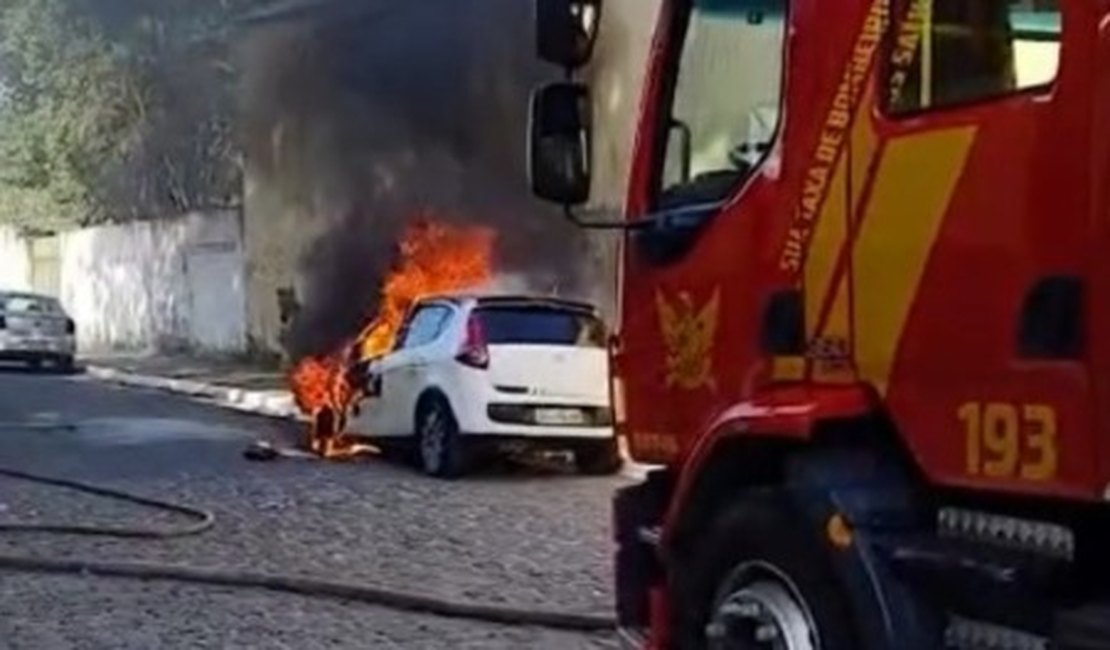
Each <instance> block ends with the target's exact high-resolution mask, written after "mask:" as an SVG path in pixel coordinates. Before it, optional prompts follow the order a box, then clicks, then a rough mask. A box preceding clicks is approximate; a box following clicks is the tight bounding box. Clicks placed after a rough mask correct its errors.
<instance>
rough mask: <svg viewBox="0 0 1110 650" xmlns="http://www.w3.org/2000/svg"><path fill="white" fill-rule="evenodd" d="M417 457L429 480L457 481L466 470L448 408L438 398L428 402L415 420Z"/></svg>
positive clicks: (452, 415)
mask: <svg viewBox="0 0 1110 650" xmlns="http://www.w3.org/2000/svg"><path fill="white" fill-rule="evenodd" d="M416 438H417V456H418V458H419V460H420V467H421V469H423V470H424V473H425V474H427V475H428V476H434V477H436V478H457V477H459V476H462V474H463V473H464V472H465V470H466V453H465V449H464V445H463V441H462V439H461V436H460V435H459V425H458V422H457V421H456V420H455V416H454V414H452V413H451V407H450V406H448V404H447V402H446V401H445V400H444V399H443V398H441V397H432V398H427V399H425V400H424V401H423V403H422V404H421V406H420V408H419V410H418V412H417V416H416Z"/></svg>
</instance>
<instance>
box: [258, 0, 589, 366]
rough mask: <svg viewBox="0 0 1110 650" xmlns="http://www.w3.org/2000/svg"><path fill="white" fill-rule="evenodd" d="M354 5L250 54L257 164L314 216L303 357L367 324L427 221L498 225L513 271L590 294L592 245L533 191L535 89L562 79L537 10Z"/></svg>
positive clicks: (270, 26)
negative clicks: (404, 240) (540, 58)
mask: <svg viewBox="0 0 1110 650" xmlns="http://www.w3.org/2000/svg"><path fill="white" fill-rule="evenodd" d="M342 5H343V7H344V9H343V10H342V11H329V10H328V9H326V8H324V9H320V10H317V11H313V12H309V13H308V14H306V15H302V16H298V17H296V18H295V19H283V20H279V21H274V22H269V23H266V24H262V25H255V26H252V27H250V28H249V31H250V33H249V34H248V38H247V45H246V47H245V48H244V62H243V65H244V68H245V79H246V81H245V84H244V89H243V109H244V110H243V113H244V115H245V116H246V118H247V123H246V135H247V138H246V142H247V155H248V164H249V165H251V166H252V168H253V169H254V170H255V172H256V173H257V174H258V175H259V176H260V177H261V178H263V179H264V180H265V186H266V188H268V189H267V191H276V192H280V193H281V202H282V204H283V205H284V206H285V207H286V209H290V210H295V211H296V212H297V213H298V214H299V215H300V216H301V218H303V219H304V222H305V228H304V237H305V240H304V242H303V247H304V250H305V251H306V252H305V254H304V256H303V258H302V259H301V263H300V268H299V273H300V279H301V282H300V286H299V288H300V291H299V295H298V299H299V300H300V303H301V304H300V310H299V312H298V313H297V315H296V317H295V318H294V319H293V322H292V323H291V326H290V329H289V331H288V337H287V343H286V346H287V348H288V350H287V351H288V353H289V354H290V356H292V357H293V358H299V357H302V356H304V355H308V354H317V353H321V352H326V351H330V350H332V349H334V348H335V347H336V345H338V344H339V343H340V342H342V341H343V340H344V339H345V338H346V337H348V336H350V335H351V334H352V333H353V332H355V331H357V329H358V326H359V324H360V323H362V322H363V320H364V319H365V318H366V316H367V315H368V314H371V313H373V311H374V309H375V307H376V302H377V297H378V296H377V291H378V285H379V282H380V280H381V277H382V275H383V274H384V272H385V271H386V270H387V269H388V268H389V266H390V264H391V263H392V262H393V260H394V253H395V251H394V245H395V243H396V242H397V240H398V238H399V237H400V235H401V234H402V232H403V231H404V229H405V227H406V226H407V225H408V224H409V222H410V220H411V219H412V218H413V217H414V216H418V215H421V214H432V215H435V217H436V218H438V219H444V220H448V221H455V222H465V223H473V224H483V225H489V226H493V227H494V228H496V230H497V231H498V233H499V240H498V249H497V255H498V268H499V270H502V271H506V272H522V273H525V274H527V275H529V276H530V277H535V278H541V279H542V280H541V283H545V284H557V285H559V286H560V287H561V288H562V289H563V290H564V291H565V292H570V293H582V291H581V289H583V288H584V285H585V284H586V283H587V282H586V280H587V279H589V278H590V276H591V274H590V273H589V272H588V270H586V269H587V265H586V264H585V262H586V258H588V257H589V250H590V248H589V246H588V245H587V244H586V242H585V236H584V235H583V234H581V233H580V232H579V231H577V230H576V229H575V228H574V227H573V226H571V225H569V224H567V223H565V222H564V221H563V220H561V219H560V217H559V216H558V215H557V213H556V212H555V210H554V208H552V207H549V206H546V205H543V204H541V203H539V202H538V201H536V200H535V199H533V198H532V197H531V196H530V194H529V192H528V188H527V182H526V174H525V129H526V122H527V113H528V108H527V105H528V96H529V93H530V91H531V89H532V88H533V87H534V86H535V85H536V84H537V83H539V82H542V81H545V80H548V79H551V78H553V77H554V76H556V75H557V73H558V71H556V70H553V69H550V68H547V67H545V66H543V65H542V64H540V63H539V62H537V61H536V59H535V58H534V56H533V51H534V49H533V44H532V36H531V34H532V30H531V12H532V9H531V5H532V3H531V2H528V1H527V0H393V1H391V2H370V1H369V0H367V1H365V2H362V3H359V2H357V1H356V0H345V1H344V2H342ZM335 6H338V5H335ZM352 8H353V9H352ZM592 279H593V280H596V277H595V278H592Z"/></svg>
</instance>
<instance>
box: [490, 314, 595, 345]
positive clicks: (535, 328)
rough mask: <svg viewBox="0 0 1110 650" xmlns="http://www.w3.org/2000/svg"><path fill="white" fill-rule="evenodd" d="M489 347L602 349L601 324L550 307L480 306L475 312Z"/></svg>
mask: <svg viewBox="0 0 1110 650" xmlns="http://www.w3.org/2000/svg"><path fill="white" fill-rule="evenodd" d="M477 313H478V317H479V318H480V319H481V322H482V331H483V333H484V334H485V336H486V342H487V343H489V344H490V345H514V344H515V345H571V346H576V347H592V348H600V347H605V343H606V340H605V325H604V324H603V323H602V322H601V320H600V319H598V318H596V317H594V316H591V315H589V314H586V313H583V312H579V311H570V310H563V309H553V308H550V307H483V308H481V309H479V310H478V312H477Z"/></svg>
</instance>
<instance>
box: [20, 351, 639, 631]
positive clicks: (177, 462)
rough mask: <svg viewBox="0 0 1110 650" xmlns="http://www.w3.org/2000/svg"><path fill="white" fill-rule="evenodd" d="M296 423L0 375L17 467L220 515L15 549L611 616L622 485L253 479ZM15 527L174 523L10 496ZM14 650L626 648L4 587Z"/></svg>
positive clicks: (273, 466)
mask: <svg viewBox="0 0 1110 650" xmlns="http://www.w3.org/2000/svg"><path fill="white" fill-rule="evenodd" d="M292 427H293V425H290V424H285V423H282V422H278V421H271V420H266V419H261V418H254V417H249V416H239V415H235V414H232V413H229V412H226V411H223V410H219V409H215V408H212V407H208V406H205V405H202V404H198V403H195V402H191V401H188V400H185V399H182V398H177V397H171V396H166V395H162V394H156V393H151V392H145V391H136V390H133V389H123V388H115V387H110V386H106V385H102V384H98V383H96V382H94V381H92V380H90V379H88V378H84V377H73V378H65V377H49V376H40V375H30V374H23V373H2V374H0V465H4V466H8V467H16V468H20V469H23V470H27V471H34V472H41V473H48V474H51V475H58V476H65V477H68V478H73V479H79V480H86V481H93V482H97V483H104V484H108V485H111V486H114V487H118V488H122V489H126V490H130V491H134V492H137V493H140V494H148V495H153V496H158V497H161V498H168V499H171V500H175V501H181V502H184V503H187V504H189V505H193V506H197V507H200V508H205V509H210V510H212V511H214V512H215V514H216V518H217V522H216V527H215V529H214V530H213V531H210V532H209V533H207V534H204V535H201V536H198V537H189V538H182V539H177V540H168V541H123V540H115V539H111V540H106V539H95V538H75V537H65V536H58V535H20V536H13V535H4V536H2V537H0V551H2V552H5V553H12V552H19V553H25V554H31V555H36V556H64V557H96V558H98V559H107V560H128V561H156V562H165V563H174V564H188V565H193V566H200V567H206V568H228V569H249V570H252V571H259V570H261V571H269V572H274V573H283V574H295V575H305V576H311V577H318V578H327V579H341V580H344V581H348V582H360V583H370V584H374V585H380V586H386V587H396V588H400V589H403V590H406V591H413V592H420V593H429V594H433V595H437V596H442V597H447V598H452V599H456V600H461V601H467V602H481V603H491V604H499V603H504V604H512V605H513V606H518V607H520V606H539V607H543V608H546V609H557V610H560V611H572V612H577V613H608V612H609V611H610V610H611V607H612V606H611V600H612V595H611V592H610V586H609V585H610V583H611V579H610V576H609V572H610V569H609V562H610V560H609V547H610V543H609V540H608V535H609V533H608V504H609V498H610V495H611V493H612V491H613V489H614V488H615V487H617V486H618V485H620V484H621V482H622V481H623V480H624V479H617V478H613V479H597V478H581V477H577V476H572V475H562V474H558V473H553V474H547V475H545V474H543V473H541V472H539V471H538V470H528V469H520V468H516V469H499V470H496V471H493V472H491V473H487V474H484V475H479V476H476V477H473V478H468V479H466V480H463V481H459V482H454V483H448V482H438V481H433V480H430V479H427V478H424V477H422V476H420V475H417V474H416V473H414V472H413V471H411V470H408V469H407V468H403V467H399V466H396V465H391V464H387V463H385V462H382V461H378V460H368V461H360V462H356V463H347V464H323V463H319V462H314V461H282V462H275V463H263V464H254V463H249V462H247V461H245V460H243V458H242V456H241V454H240V452H241V451H242V449H243V447H244V445H245V444H246V443H248V442H249V441H251V440H253V439H255V438H257V437H264V438H267V439H270V440H274V441H288V440H290V439H292V437H293V436H295V435H296V433H297V432H296V431H295V430H294V429H293V428H292ZM0 485H2V486H3V487H2V488H0V520H2V521H8V520H19V521H27V520H31V521H36V520H38V521H59V520H61V521H72V522H77V521H79V522H82V523H97V524H117V525H124V524H131V525H134V524H136V523H138V524H142V525H150V524H152V523H160V522H162V523H169V522H164V521H163V520H164V518H165V515H163V514H161V513H153V514H152V513H151V512H150V511H148V510H146V509H144V508H141V507H138V506H131V505H123V504H119V503H116V502H112V501H106V500H103V499H98V498H94V497H89V496H86V495H80V494H75V493H71V492H66V491H64V490H59V489H56V488H46V487H43V486H39V485H35V484H30V483H23V482H18V481H9V480H3V482H2V483H0ZM0 585H2V586H0V590H2V595H0V638H2V639H4V640H5V641H4V644H3V647H5V648H13V649H23V648H28V649H34V650H40V649H41V650H55V649H57V650H62V649H68V648H82V649H84V648H97V649H99V648H104V649H108V648H112V649H116V648H305V649H310V648H395V647H404V648H428V649H434V648H522V647H529V648H552V649H555V648H559V649H561V648H609V647H615V643H614V641H613V639H612V638H609V637H608V636H605V635H601V636H595V635H585V634H582V635H579V634H573V633H566V632H552V631H546V630H538V629H532V628H512V627H507V626H499V625H490V624H480V623H473V622H470V621H464V620H452V619H444V618H437V617H431V616H424V615H417V614H413V613H402V612H395V611H392V610H387V609H382V608H375V607H369V606H365V605H359V604H353V603H344V602H338V601H329V600H313V599H308V598H302V597H297V596H289V595H283V594H277V593H266V592H259V591H249V590H236V591H229V590H226V589H209V588H205V587H198V586H185V585H179V584H174V583H162V582H139V581H129V580H122V579H110V578H91V577H89V578H77V577H44V576H40V575H29V574H17V573H5V574H0Z"/></svg>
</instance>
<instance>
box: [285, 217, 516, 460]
mask: <svg viewBox="0 0 1110 650" xmlns="http://www.w3.org/2000/svg"><path fill="white" fill-rule="evenodd" d="M494 239H495V235H494V233H493V231H492V230H489V229H486V228H479V227H460V226H451V225H447V224H443V223H437V222H431V221H419V222H417V223H415V224H414V225H412V226H411V227H409V228H408V230H407V231H406V232H405V235H404V237H403V239H402V240H401V244H400V250H399V253H400V255H399V259H398V261H397V263H396V265H395V266H394V268H393V270H392V271H391V272H390V273H389V274H388V275H387V276H386V278H385V281H384V283H383V285H382V289H381V300H380V304H379V308H378V313H377V314H376V315H375V316H374V317H373V318H370V319H368V320H367V323H366V325H365V326H364V327H363V328H362V330H361V332H359V334H358V335H357V336H355V337H354V338H353V339H352V340H351V341H350V342H349V343H347V344H345V345H343V346H342V347H341V348H340V349H339V350H337V351H336V352H333V353H332V354H329V355H327V356H323V357H309V358H306V359H303V360H302V361H301V362H300V363H298V364H297V366H296V367H295V368H294V369H293V371H292V373H291V374H290V376H289V383H290V387H291V388H292V391H293V395H294V397H295V398H296V402H297V407H298V408H299V409H300V410H301V411H302V412H303V413H305V414H306V415H309V416H311V417H312V419H313V426H312V430H311V432H310V442H311V446H312V450H313V451H314V452H316V453H318V454H320V455H322V456H324V457H327V458H332V457H346V456H350V455H355V454H357V453H361V452H362V451H365V449H362V448H361V446H359V445H356V444H354V443H353V442H351V441H350V440H349V439H348V438H347V436H345V435H344V429H345V427H346V414H347V413H348V412H349V411H350V408H351V406H352V405H353V404H354V403H355V402H356V401H357V400H358V399H359V398H360V397H362V395H361V393H360V392H359V390H358V388H357V387H356V386H355V385H354V384H353V383H352V381H351V377H350V371H351V369H352V367H353V366H354V365H355V364H357V363H359V362H361V361H366V360H369V359H373V358H375V357H379V356H381V355H383V354H385V353H386V352H388V351H389V350H390V349H392V347H393V345H394V342H395V339H396V337H397V334H398V331H399V330H400V328H401V324H402V323H403V322H404V319H405V316H406V314H407V313H408V311H409V309H410V308H411V307H412V305H413V304H415V303H416V302H417V301H418V300H420V299H421V298H425V297H428V296H433V295H437V294H444V293H451V292H458V291H464V290H466V289H471V288H475V287H478V286H480V285H482V284H484V283H486V282H488V281H489V280H490V279H491V277H492V275H493V271H492V268H493V244H494Z"/></svg>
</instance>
